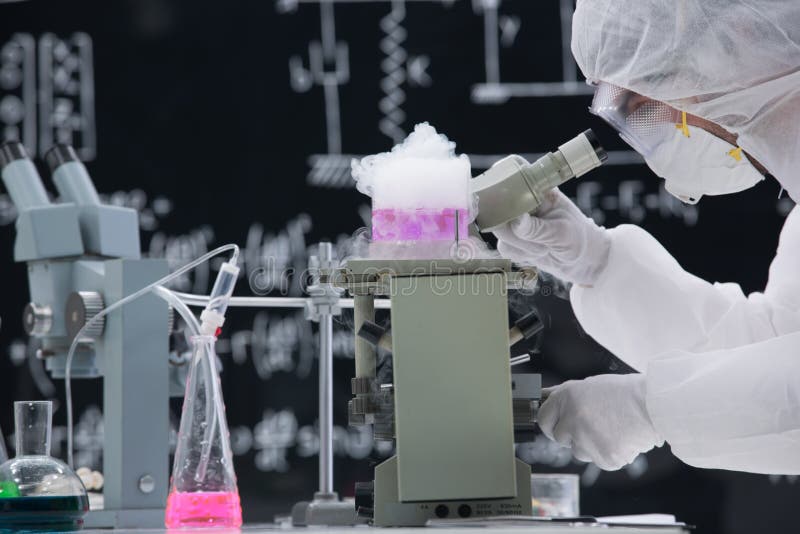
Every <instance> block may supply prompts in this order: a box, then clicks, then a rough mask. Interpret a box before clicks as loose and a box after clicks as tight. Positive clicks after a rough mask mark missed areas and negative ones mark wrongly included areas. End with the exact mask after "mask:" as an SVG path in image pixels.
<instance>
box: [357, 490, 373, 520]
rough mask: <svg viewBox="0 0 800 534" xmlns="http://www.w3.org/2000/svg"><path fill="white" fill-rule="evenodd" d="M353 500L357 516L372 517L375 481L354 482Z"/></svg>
mask: <svg viewBox="0 0 800 534" xmlns="http://www.w3.org/2000/svg"><path fill="white" fill-rule="evenodd" d="M355 500H356V503H355V504H356V514H358V517H366V518H371V517H373V516H374V515H375V483H374V482H356V487H355Z"/></svg>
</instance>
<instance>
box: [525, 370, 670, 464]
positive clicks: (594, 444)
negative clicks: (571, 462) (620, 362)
mask: <svg viewBox="0 0 800 534" xmlns="http://www.w3.org/2000/svg"><path fill="white" fill-rule="evenodd" d="M545 392H549V394H550V396H549V398H548V399H547V400H546V401H545V402H544V404H542V407H541V408H540V409H539V415H538V420H539V428H541V429H542V432H544V433H545V435H546V436H547V437H549V438H550V439H552V440H554V441H557V442H558V443H560V444H562V445H565V446H567V447H572V454H573V456H575V458H577V459H578V460H581V461H584V462H594V463H595V464H596V465H597V466H598V467H599V468H600V469H605V470H606V471H614V470H617V469H619V468H621V467H623V466H624V465H627V464H629V463H631V462H632V461H633V460H635V459H636V457H637V456H638V455H639V453H643V452H647V451H649V450H650V449H652V448H653V447H660V446H661V445H663V444H664V440H663V439H662V438H661V437H660V436H659V435H658V433H657V432H656V429H655V428H654V427H653V423H652V422H651V421H650V416H649V415H648V413H647V407H646V406H645V376H644V375H641V374H630V375H599V376H592V377H589V378H587V379H585V380H570V381H569V382H564V383H563V384H561V385H560V386H556V387H555V388H548V389H546V390H545Z"/></svg>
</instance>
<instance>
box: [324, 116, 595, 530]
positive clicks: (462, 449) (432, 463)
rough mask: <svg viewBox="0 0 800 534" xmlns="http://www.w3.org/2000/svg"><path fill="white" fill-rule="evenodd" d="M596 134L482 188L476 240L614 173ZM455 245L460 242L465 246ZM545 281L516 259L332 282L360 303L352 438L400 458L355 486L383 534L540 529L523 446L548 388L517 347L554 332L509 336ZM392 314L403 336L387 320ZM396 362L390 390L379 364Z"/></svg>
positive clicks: (488, 179) (370, 267)
mask: <svg viewBox="0 0 800 534" xmlns="http://www.w3.org/2000/svg"><path fill="white" fill-rule="evenodd" d="M605 158H606V155H605V152H604V151H603V149H602V147H601V146H600V145H599V143H598V142H597V139H596V138H595V136H594V134H593V133H592V132H591V130H587V131H586V132H584V133H582V134H580V135H579V136H577V137H576V138H574V139H573V140H571V141H569V142H567V143H565V144H564V145H562V146H561V147H559V149H558V150H557V151H555V152H552V153H548V154H546V155H545V156H543V157H542V158H540V159H539V160H537V161H536V162H534V163H528V162H527V161H526V160H525V159H524V158H522V157H520V156H509V157H507V158H505V159H503V160H501V161H499V162H498V163H496V164H495V165H494V166H493V167H492V168H490V169H489V170H488V171H486V172H485V173H484V174H482V175H480V176H477V177H475V178H473V179H472V182H471V190H472V192H473V193H474V194H475V195H477V196H478V200H479V206H478V216H477V219H476V225H477V228H476V229H474V230H479V231H484V232H486V231H490V230H491V229H492V228H495V227H497V226H499V225H502V224H504V223H506V222H508V221H510V220H512V219H513V218H515V217H517V216H519V215H521V214H523V213H527V212H534V211H535V210H536V208H537V207H538V206H539V205H540V204H541V203H542V201H543V200H544V195H545V194H546V193H547V192H548V191H549V190H551V189H552V188H554V187H556V186H558V185H559V184H561V183H563V182H565V181H567V180H569V179H571V178H573V177H576V176H581V175H582V174H584V173H586V172H588V171H589V170H591V169H593V168H595V167H597V166H599V165H601V163H602V161H604V160H605ZM456 239H458V236H457V235H456ZM536 278H537V273H536V271H535V270H533V269H523V270H517V269H514V268H512V264H511V261H509V260H505V259H499V258H494V259H470V258H467V259H437V260H413V259H355V260H349V261H347V262H345V263H344V264H343V265H342V266H341V267H339V268H336V269H332V270H330V271H329V273H328V276H327V281H328V282H329V283H331V284H333V286H335V287H338V288H341V289H344V290H346V291H347V292H348V293H349V294H350V295H352V296H353V298H354V328H355V332H356V340H355V378H353V379H352V382H351V388H352V393H353V395H354V397H353V398H352V399H351V400H350V402H349V406H348V413H349V422H350V424H351V425H369V424H371V425H373V435H374V438H375V439H379V440H393V441H395V443H396V454H395V455H394V456H392V457H391V458H389V459H388V460H386V461H384V462H383V463H381V464H379V465H378V466H376V467H375V474H374V480H373V481H371V482H366V483H359V484H357V485H356V508H357V512H358V514H359V515H360V516H362V517H367V518H369V519H371V521H372V523H373V524H374V525H376V526H382V527H389V526H423V525H425V524H427V522H428V521H429V520H436V519H443V520H450V519H459V518H463V519H467V518H482V517H494V516H509V515H511V516H513V515H519V516H523V515H528V516H530V515H531V488H530V477H531V468H530V466H529V465H528V464H526V463H524V462H522V461H521V460H519V459H517V458H515V455H514V443H515V433H516V435H518V436H519V435H520V434H521V433H522V432H525V431H527V432H528V433H529V434H531V433H532V430H533V425H534V420H535V413H536V409H537V408H538V405H539V402H540V399H541V376H540V375H538V374H511V365H512V363H513V362H512V358H511V356H510V350H509V346H510V345H512V344H513V343H515V342H517V341H519V340H521V339H524V338H529V337H531V336H533V335H535V334H537V333H538V332H539V331H541V330H542V328H543V325H542V323H541V322H540V321H539V320H538V318H537V317H536V316H532V315H530V314H529V315H528V316H525V317H523V318H522V319H520V320H519V321H517V322H516V323H515V324H514V325H513V326H510V325H509V317H508V290H509V289H519V288H523V287H529V286H530V285H531V284H535V282H536ZM379 297H383V298H388V300H390V302H391V306H390V308H391V329H384V328H382V327H381V326H379V325H378V324H376V320H375V303H376V298H379ZM379 349H380V350H382V351H386V352H391V356H392V371H393V376H392V378H391V382H386V383H382V382H381V381H380V380H379V379H378V373H377V372H376V367H377V366H376V360H377V351H378V350H379Z"/></svg>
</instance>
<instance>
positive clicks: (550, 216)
mask: <svg viewBox="0 0 800 534" xmlns="http://www.w3.org/2000/svg"><path fill="white" fill-rule="evenodd" d="M494 234H495V235H496V236H497V250H498V251H499V252H500V254H501V255H502V256H503V257H505V258H509V259H511V260H513V261H515V262H516V263H519V264H522V265H533V266H534V267H537V268H539V269H541V270H543V271H546V272H548V273H550V274H552V275H554V276H556V277H558V278H561V279H562V280H566V281H568V282H574V283H577V284H582V285H587V286H590V285H592V284H593V283H594V281H595V279H596V278H597V276H598V274H600V272H601V271H602V270H603V268H604V267H605V266H606V264H607V262H608V252H609V248H610V246H611V239H610V238H609V236H608V235H607V234H606V231H605V228H602V227H600V226H597V225H596V224H595V223H594V221H593V220H592V219H590V218H589V217H586V216H585V215H584V214H583V213H582V212H581V210H580V209H579V208H578V206H576V205H575V204H573V203H572V201H571V200H570V199H569V198H567V196H566V195H564V193H562V192H561V191H559V190H558V189H553V190H552V191H549V192H548V193H547V195H546V198H545V200H544V202H542V204H541V205H540V206H539V208H538V210H537V211H536V215H534V216H531V215H528V214H524V215H522V216H520V217H518V218H517V219H515V220H513V221H511V222H509V223H507V224H506V225H505V226H503V227H501V228H498V229H496V230H494Z"/></svg>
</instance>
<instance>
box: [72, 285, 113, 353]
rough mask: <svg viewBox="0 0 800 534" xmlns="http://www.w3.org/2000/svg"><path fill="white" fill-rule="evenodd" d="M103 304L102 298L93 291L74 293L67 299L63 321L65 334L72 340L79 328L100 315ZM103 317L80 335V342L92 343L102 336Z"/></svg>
mask: <svg viewBox="0 0 800 534" xmlns="http://www.w3.org/2000/svg"><path fill="white" fill-rule="evenodd" d="M104 307H105V304H104V303H103V296H102V295H100V293H97V292H95V291H75V292H72V293H70V295H69V297H67V305H66V310H65V311H66V313H65V319H66V324H67V333H68V334H69V337H71V338H74V337H75V336H76V335H78V332H80V330H81V328H83V327H84V325H86V323H88V322H89V321H91V320H92V318H93V317H94V316H95V315H97V314H98V313H100V312H101V311H102V310H103V308H104ZM105 322H106V321H105V317H101V318H100V319H99V320H97V321H96V322H95V323H94V324H92V326H91V327H89V328H87V329H86V331H85V332H84V333H83V334H82V335H81V340H82V341H94V340H96V339H98V338H99V337H100V336H102V335H103V328H104V327H105Z"/></svg>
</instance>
